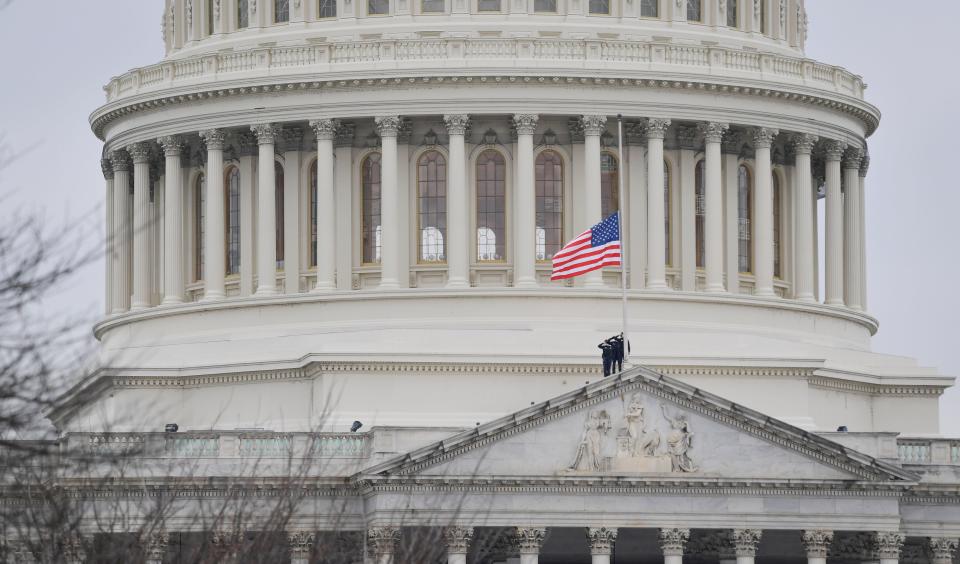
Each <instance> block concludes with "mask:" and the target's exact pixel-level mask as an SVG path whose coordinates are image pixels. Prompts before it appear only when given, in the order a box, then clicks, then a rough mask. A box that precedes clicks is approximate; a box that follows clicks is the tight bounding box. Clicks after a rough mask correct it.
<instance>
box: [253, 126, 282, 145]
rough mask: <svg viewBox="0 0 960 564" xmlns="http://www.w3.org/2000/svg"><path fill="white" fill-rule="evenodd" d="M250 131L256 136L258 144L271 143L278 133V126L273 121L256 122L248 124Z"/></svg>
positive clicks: (274, 140)
mask: <svg viewBox="0 0 960 564" xmlns="http://www.w3.org/2000/svg"><path fill="white" fill-rule="evenodd" d="M250 131H252V132H253V134H254V135H256V136H257V144H258V145H273V144H274V143H275V142H276V139H277V137H278V136H279V135H280V127H279V126H278V125H277V124H275V123H257V124H254V125H251V126H250Z"/></svg>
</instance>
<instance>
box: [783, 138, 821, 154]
mask: <svg viewBox="0 0 960 564" xmlns="http://www.w3.org/2000/svg"><path fill="white" fill-rule="evenodd" d="M819 140H820V138H819V137H817V136H816V135H811V134H809V133H795V134H793V135H791V136H790V144H791V145H793V150H794V152H795V153H796V154H798V155H809V154H810V153H812V152H813V148H814V147H815V146H816V144H817V141H819Z"/></svg>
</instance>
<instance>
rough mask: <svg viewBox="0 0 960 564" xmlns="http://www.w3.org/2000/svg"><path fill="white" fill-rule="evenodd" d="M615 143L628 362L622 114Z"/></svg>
mask: <svg viewBox="0 0 960 564" xmlns="http://www.w3.org/2000/svg"><path fill="white" fill-rule="evenodd" d="M617 137H618V139H617V141H618V143H619V144H618V145H617V146H618V147H619V148H620V158H619V159H617V181H618V184H619V186H618V187H617V191H618V194H619V196H618V199H619V200H620V206H619V207H620V210H619V211H618V213H619V214H620V216H619V217H618V218H617V220H618V222H619V223H620V291H621V294H622V296H623V362H624V363H627V362H629V360H630V338H629V333H628V331H627V245H626V239H627V238H626V236H625V232H624V231H625V230H624V221H623V209H624V208H625V207H626V205H627V199H626V198H625V197H624V196H625V194H624V189H623V159H624V158H625V157H626V154H627V151H626V150H625V148H624V146H623V114H617Z"/></svg>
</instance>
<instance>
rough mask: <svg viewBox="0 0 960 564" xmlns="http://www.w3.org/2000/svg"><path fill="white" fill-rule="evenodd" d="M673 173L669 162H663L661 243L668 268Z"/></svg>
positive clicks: (670, 260)
mask: <svg viewBox="0 0 960 564" xmlns="http://www.w3.org/2000/svg"><path fill="white" fill-rule="evenodd" d="M672 176H673V172H672V171H671V170H670V161H667V160H664V161H663V228H664V230H665V233H664V237H663V241H664V245H665V248H664V255H663V256H664V257H666V264H667V266H670V265H672V264H673V238H672V235H673V225H672V222H671V221H670V218H671V217H672V216H673V210H672V209H671V207H672V206H671V205H670V204H671V203H672V202H673V194H672V191H673V181H672Z"/></svg>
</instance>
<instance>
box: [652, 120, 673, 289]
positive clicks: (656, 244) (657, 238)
mask: <svg viewBox="0 0 960 564" xmlns="http://www.w3.org/2000/svg"><path fill="white" fill-rule="evenodd" d="M668 127H670V120H668V119H648V120H647V288H650V289H651V290H666V289H667V254H666V249H665V245H666V244H667V241H666V234H665V233H664V229H666V223H665V222H664V217H663V214H664V213H665V208H664V202H663V198H664V191H663V137H664V135H666V133H667V128H668Z"/></svg>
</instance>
